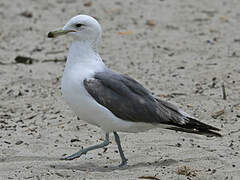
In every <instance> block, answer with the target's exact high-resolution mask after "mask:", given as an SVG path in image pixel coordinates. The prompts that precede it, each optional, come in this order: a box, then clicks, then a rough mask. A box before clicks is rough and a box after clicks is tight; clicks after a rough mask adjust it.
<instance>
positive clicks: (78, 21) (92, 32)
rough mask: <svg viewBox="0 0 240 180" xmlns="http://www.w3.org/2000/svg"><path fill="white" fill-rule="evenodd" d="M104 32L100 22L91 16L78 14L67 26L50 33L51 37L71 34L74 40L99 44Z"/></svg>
mask: <svg viewBox="0 0 240 180" xmlns="http://www.w3.org/2000/svg"><path fill="white" fill-rule="evenodd" d="M101 33H102V28H101V26H100V24H99V23H98V22H97V20H96V19H94V18H93V17H91V16H88V15H77V16H74V17H73V18H71V19H70V20H69V21H68V22H67V23H66V24H65V26H64V27H63V28H62V29H60V30H56V31H51V32H49V33H48V37H49V38H55V37H57V36H59V35H65V34H68V35H71V36H72V37H73V38H74V39H73V40H74V41H82V42H86V43H90V44H92V45H94V46H98V42H99V40H100V37H101Z"/></svg>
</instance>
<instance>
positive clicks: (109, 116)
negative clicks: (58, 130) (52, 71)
mask: <svg viewBox="0 0 240 180" xmlns="http://www.w3.org/2000/svg"><path fill="white" fill-rule="evenodd" d="M76 69H77V68H76ZM93 74H94V72H93V71H89V70H86V69H84V70H82V71H81V72H79V71H74V68H71V70H65V72H64V75H63V78H62V94H63V97H64V98H65V100H66V102H67V103H68V105H69V106H70V107H71V108H72V110H73V111H74V112H75V113H76V114H77V116H78V117H79V118H80V119H81V120H84V121H86V122H88V123H90V124H93V125H96V126H98V127H100V128H101V129H103V130H104V131H106V132H112V131H124V132H139V131H145V130H149V129H151V128H153V127H154V126H153V125H152V124H148V123H134V122H130V121H124V120H121V119H119V118H117V117H116V116H115V115H113V113H112V112H111V111H109V110H108V109H106V108H105V107H104V106H102V105H100V104H98V103H97V102H96V101H95V100H94V99H93V98H92V97H91V95H90V94H88V92H87V91H86V89H85V87H84V85H83V80H84V79H85V78H91V77H92V76H93Z"/></svg>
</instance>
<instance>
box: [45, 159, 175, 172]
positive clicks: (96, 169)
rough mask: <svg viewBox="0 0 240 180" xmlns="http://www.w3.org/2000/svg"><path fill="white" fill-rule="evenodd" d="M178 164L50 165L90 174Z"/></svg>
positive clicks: (166, 162)
mask: <svg viewBox="0 0 240 180" xmlns="http://www.w3.org/2000/svg"><path fill="white" fill-rule="evenodd" d="M175 163H178V161H176V160H174V159H165V160H159V161H154V162H139V163H137V164H133V165H126V166H123V167H118V166H105V167H103V166H98V165H97V164H94V163H84V164H79V165H72V164H55V165H50V167H51V168H55V169H65V170H66V169H68V170H79V171H88V172H111V171H115V170H126V169H128V170H129V169H133V168H139V167H146V166H156V167H163V166H170V165H172V164H175Z"/></svg>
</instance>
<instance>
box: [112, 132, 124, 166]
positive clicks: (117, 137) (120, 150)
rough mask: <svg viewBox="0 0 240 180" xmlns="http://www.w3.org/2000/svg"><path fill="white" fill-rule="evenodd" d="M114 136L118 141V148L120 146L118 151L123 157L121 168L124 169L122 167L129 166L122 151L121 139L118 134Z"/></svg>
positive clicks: (115, 133)
mask: <svg viewBox="0 0 240 180" xmlns="http://www.w3.org/2000/svg"><path fill="white" fill-rule="evenodd" d="M113 134H114V137H115V141H116V143H117V146H118V150H119V153H120V157H121V159H122V162H121V164H120V165H119V167H122V166H125V165H127V159H126V158H125V156H124V154H123V150H122V146H121V142H120V138H119V136H118V134H117V132H113Z"/></svg>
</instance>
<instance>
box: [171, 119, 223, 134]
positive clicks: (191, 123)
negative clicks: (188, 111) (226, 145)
mask: <svg viewBox="0 0 240 180" xmlns="http://www.w3.org/2000/svg"><path fill="white" fill-rule="evenodd" d="M167 129H171V130H176V131H182V132H187V133H194V134H200V135H206V136H217V137H222V135H221V134H220V133H217V132H215V131H220V129H219V128H216V127H213V126H211V125H208V124H205V123H202V122H200V121H198V120H196V119H193V118H191V117H188V122H187V123H186V124H181V125H180V124H176V126H174V127H169V128H167Z"/></svg>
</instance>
